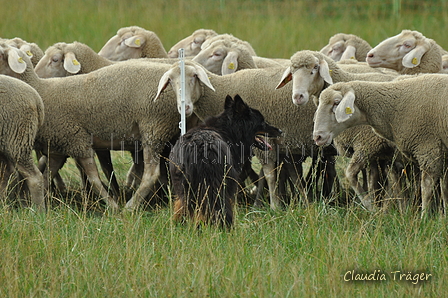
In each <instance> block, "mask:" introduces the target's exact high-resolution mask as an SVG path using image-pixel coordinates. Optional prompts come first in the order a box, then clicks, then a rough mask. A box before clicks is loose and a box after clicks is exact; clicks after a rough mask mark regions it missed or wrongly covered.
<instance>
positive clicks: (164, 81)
mask: <svg viewBox="0 0 448 298" xmlns="http://www.w3.org/2000/svg"><path fill="white" fill-rule="evenodd" d="M170 73H171V70H169V71H167V72H165V73H164V74H163V76H162V77H161V78H160V80H159V86H158V87H157V94H156V97H154V101H156V100H157V99H159V97H160V95H161V94H162V92H163V91H164V90H165V89H166V87H168V85H169V83H170Z"/></svg>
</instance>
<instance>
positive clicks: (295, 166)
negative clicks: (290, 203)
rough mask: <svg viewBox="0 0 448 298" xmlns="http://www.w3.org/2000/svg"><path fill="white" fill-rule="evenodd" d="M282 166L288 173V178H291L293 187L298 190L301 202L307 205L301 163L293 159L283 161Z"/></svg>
mask: <svg viewBox="0 0 448 298" xmlns="http://www.w3.org/2000/svg"><path fill="white" fill-rule="evenodd" d="M284 167H285V169H286V170H287V172H288V174H289V177H290V178H289V179H291V181H292V185H293V187H294V188H295V189H296V190H297V191H298V192H299V194H300V196H301V197H302V200H303V202H304V203H305V204H306V205H308V204H309V201H308V195H307V192H306V190H305V185H304V184H305V183H304V181H303V168H302V163H301V162H299V161H294V160H293V163H285V164H284Z"/></svg>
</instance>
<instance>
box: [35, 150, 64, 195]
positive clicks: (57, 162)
mask: <svg viewBox="0 0 448 298" xmlns="http://www.w3.org/2000/svg"><path fill="white" fill-rule="evenodd" d="M42 158H44V160H45V166H44V167H43V177H44V189H45V191H48V190H49V184H50V182H51V181H53V179H54V177H55V176H56V175H57V174H58V171H59V169H61V168H62V166H63V165H64V163H65V161H66V160H67V156H65V155H57V154H51V155H50V156H49V157H46V156H45V157H44V156H43V157H41V160H42ZM41 171H42V170H41Z"/></svg>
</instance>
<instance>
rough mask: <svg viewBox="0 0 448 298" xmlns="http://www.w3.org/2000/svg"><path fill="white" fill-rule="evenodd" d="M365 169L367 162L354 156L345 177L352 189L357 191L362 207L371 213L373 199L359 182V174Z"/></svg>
mask: <svg viewBox="0 0 448 298" xmlns="http://www.w3.org/2000/svg"><path fill="white" fill-rule="evenodd" d="M364 168H365V161H364V160H360V158H357V156H355V155H353V157H352V158H351V160H350V163H349V165H348V166H347V169H346V170H345V176H346V177H347V180H348V182H349V184H350V187H351V188H352V189H353V190H354V191H355V193H356V195H357V196H358V198H359V199H360V200H361V203H362V205H363V206H364V207H365V208H366V209H367V210H369V211H371V210H372V201H371V197H370V196H369V195H368V194H367V191H366V190H365V189H364V188H363V187H362V185H361V183H359V180H358V174H359V172H361V170H362V169H364Z"/></svg>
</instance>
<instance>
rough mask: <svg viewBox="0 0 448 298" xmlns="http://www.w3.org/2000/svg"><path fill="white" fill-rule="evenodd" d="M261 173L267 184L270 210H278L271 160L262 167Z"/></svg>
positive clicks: (273, 166) (274, 172)
mask: <svg viewBox="0 0 448 298" xmlns="http://www.w3.org/2000/svg"><path fill="white" fill-rule="evenodd" d="M263 173H264V178H265V179H266V182H267V184H268V189H269V200H270V205H271V209H273V210H276V209H279V208H281V202H280V200H279V198H278V197H277V195H276V194H277V189H276V188H277V186H276V182H277V171H276V169H275V162H274V161H273V160H271V159H269V160H268V162H267V163H265V164H264V165H263Z"/></svg>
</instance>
